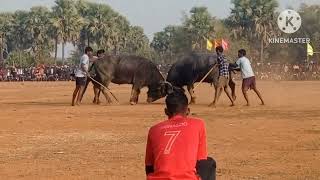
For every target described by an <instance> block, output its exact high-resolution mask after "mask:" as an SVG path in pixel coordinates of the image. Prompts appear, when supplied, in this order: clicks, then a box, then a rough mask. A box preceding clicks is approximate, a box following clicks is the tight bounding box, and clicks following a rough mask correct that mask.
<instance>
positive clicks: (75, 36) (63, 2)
mask: <svg viewBox="0 0 320 180" xmlns="http://www.w3.org/2000/svg"><path fill="white" fill-rule="evenodd" d="M55 3H56V5H55V6H54V7H53V12H54V13H53V19H54V22H55V23H53V25H54V26H55V28H56V29H59V30H58V32H59V33H57V34H60V35H61V37H60V38H61V41H62V61H63V63H64V60H65V55H64V54H65V44H66V43H67V42H72V43H73V44H74V45H75V44H76V42H77V41H78V40H79V36H80V33H79V32H80V30H81V29H82V26H83V25H84V20H83V19H82V18H81V16H80V15H79V13H78V10H77V9H76V7H75V1H73V0H56V1H55Z"/></svg>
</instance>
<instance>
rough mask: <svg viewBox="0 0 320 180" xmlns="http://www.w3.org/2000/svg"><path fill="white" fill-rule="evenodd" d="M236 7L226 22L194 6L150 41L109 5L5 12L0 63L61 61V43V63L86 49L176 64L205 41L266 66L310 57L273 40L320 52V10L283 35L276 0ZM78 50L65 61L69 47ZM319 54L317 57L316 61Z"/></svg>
mask: <svg viewBox="0 0 320 180" xmlns="http://www.w3.org/2000/svg"><path fill="white" fill-rule="evenodd" d="M231 3H232V4H233V8H232V9H231V13H230V15H229V16H228V17H227V18H225V19H217V18H216V17H213V16H212V15H211V14H210V13H209V12H208V9H207V8H206V7H193V8H192V9H191V10H190V11H189V12H188V13H183V15H182V16H183V18H182V22H181V24H180V25H168V26H167V27H165V28H164V29H163V30H162V31H160V32H157V33H155V34H154V37H153V39H152V41H151V42H150V41H149V39H148V37H147V36H146V35H145V34H144V31H143V28H142V27H139V26H133V25H131V24H130V22H129V21H128V20H127V18H126V17H124V16H122V15H121V14H119V13H118V12H116V11H114V10H113V9H112V8H111V7H110V6H108V5H106V4H98V3H92V2H88V1H85V0H76V1H75V0H56V1H55V5H54V6H53V7H52V8H46V7H42V6H37V7H32V8H31V9H30V10H29V11H21V10H18V11H15V12H6V13H0V61H1V62H4V61H3V60H4V59H6V61H5V62H7V63H8V64H12V63H16V64H18V65H21V66H28V65H31V64H40V63H57V61H58V58H57V57H58V55H57V53H58V51H57V48H58V45H59V44H62V55H61V57H62V58H61V61H60V63H65V62H68V63H72V62H73V61H76V60H77V59H78V57H79V55H80V53H81V52H83V49H84V47H85V46H92V47H94V48H95V49H105V50H107V52H109V53H113V54H136V55H141V56H145V57H148V58H150V59H152V60H153V61H155V62H157V63H172V62H173V61H175V60H177V59H178V58H179V57H180V56H181V55H183V54H185V53H188V52H191V51H198V52H207V50H206V39H209V40H213V39H220V38H223V39H226V40H227V42H229V46H230V49H229V50H228V51H227V52H226V53H227V55H228V56H230V57H231V58H235V57H236V52H237V49H239V48H246V49H248V51H249V52H250V56H251V57H252V59H254V60H256V61H261V62H272V61H275V62H289V61H290V62H295V61H302V60H303V59H306V48H305V45H303V44H270V43H269V41H268V38H271V37H278V36H281V37H308V38H310V39H311V42H312V46H313V47H314V49H318V50H319V49H320V32H319V29H320V21H319V19H320V6H319V5H311V6H308V5H306V4H302V5H301V7H300V8H299V9H298V12H299V13H300V15H301V17H302V26H301V29H300V30H299V31H298V32H296V33H294V34H284V33H282V32H281V31H280V30H279V28H278V26H277V24H276V22H277V17H278V15H279V11H278V2H277V1H276V0H232V1H231ZM67 43H72V44H73V45H74V46H76V47H77V50H76V51H74V52H73V53H72V56H71V58H69V59H65V53H64V52H65V45H66V44H67ZM317 58H319V56H317V55H314V57H312V59H314V60H317Z"/></svg>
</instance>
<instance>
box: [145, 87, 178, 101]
mask: <svg viewBox="0 0 320 180" xmlns="http://www.w3.org/2000/svg"><path fill="white" fill-rule="evenodd" d="M172 92H173V86H172V85H171V83H169V82H161V83H159V84H157V85H155V86H149V90H148V92H147V94H148V99H147V102H148V103H152V102H154V101H156V100H158V99H160V98H163V97H165V96H166V95H167V94H170V93H172Z"/></svg>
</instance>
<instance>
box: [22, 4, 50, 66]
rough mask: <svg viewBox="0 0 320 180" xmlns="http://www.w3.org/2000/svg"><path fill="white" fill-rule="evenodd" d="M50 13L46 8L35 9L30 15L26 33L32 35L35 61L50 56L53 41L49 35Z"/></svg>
mask: <svg viewBox="0 0 320 180" xmlns="http://www.w3.org/2000/svg"><path fill="white" fill-rule="evenodd" d="M49 16H50V12H49V10H48V9H47V8H46V7H33V8H31V11H30V12H29V14H28V17H27V21H26V31H28V32H29V33H30V35H31V41H32V42H31V44H32V45H31V48H32V51H33V53H34V56H35V59H37V60H38V61H41V60H43V57H44V56H46V57H48V56H49V55H50V51H51V47H52V40H51V37H50V36H49V35H48V34H49V28H50V26H49V24H50V21H49Z"/></svg>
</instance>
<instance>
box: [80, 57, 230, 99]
mask: <svg viewBox="0 0 320 180" xmlns="http://www.w3.org/2000/svg"><path fill="white" fill-rule="evenodd" d="M217 63H218V62H217V56H216V55H214V54H199V53H190V54H189V55H186V56H184V57H183V58H181V59H180V60H178V61H177V62H176V63H174V64H173V65H172V66H171V69H170V70H169V72H168V75H167V78H166V79H165V78H164V77H163V76H162V74H161V73H160V71H159V70H158V68H157V66H156V65H155V64H154V63H153V62H151V61H150V60H148V59H146V58H143V57H139V56H132V55H105V56H104V57H103V58H100V59H99V60H97V61H96V62H95V63H94V71H95V76H94V77H93V78H94V80H95V81H97V82H99V84H100V83H101V84H102V85H103V86H105V87H108V86H109V84H110V82H112V83H115V84H132V91H131V97H130V103H131V104H132V105H134V104H137V103H138V99H139V94H140V90H141V89H142V88H143V87H148V92H147V95H148V98H147V102H148V103H151V102H154V101H156V100H158V99H160V98H162V97H165V96H166V95H167V94H168V93H170V92H172V91H174V90H176V89H181V90H183V87H184V86H186V87H187V89H188V92H189V94H190V97H191V101H190V103H192V104H193V103H195V99H196V96H195V94H194V90H193V89H194V83H196V82H199V81H200V80H201V79H203V78H204V77H205V75H206V74H207V73H208V72H209V71H210V70H211V69H212V68H213V70H212V71H211V72H210V74H209V75H208V76H207V77H206V78H205V79H204V80H203V82H206V83H211V84H213V85H214V86H215V87H216V86H217V83H218V78H219V69H218V67H217V66H216V65H217ZM230 75H231V73H230ZM90 81H92V80H91V79H88V81H87V84H86V85H88V83H89V82H90ZM93 84H94V89H95V91H94V92H95V98H94V103H97V104H98V103H99V94H100V93H99V91H101V92H102V93H103V94H104V96H105V98H106V100H107V102H108V103H110V102H111V98H110V97H109V96H108V93H107V91H106V89H105V88H104V87H102V86H101V85H99V84H98V83H96V82H93ZM229 86H230V88H231V92H232V96H233V97H234V98H235V83H234V81H233V80H232V78H230V79H229Z"/></svg>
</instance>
